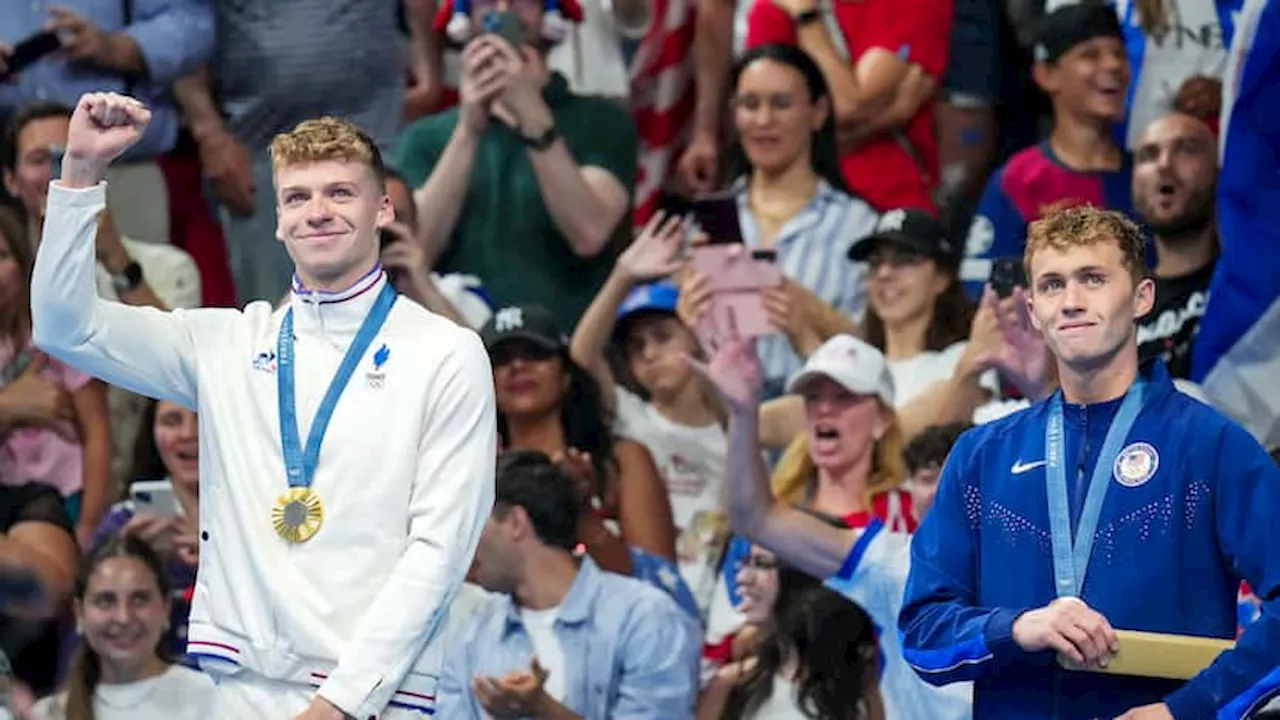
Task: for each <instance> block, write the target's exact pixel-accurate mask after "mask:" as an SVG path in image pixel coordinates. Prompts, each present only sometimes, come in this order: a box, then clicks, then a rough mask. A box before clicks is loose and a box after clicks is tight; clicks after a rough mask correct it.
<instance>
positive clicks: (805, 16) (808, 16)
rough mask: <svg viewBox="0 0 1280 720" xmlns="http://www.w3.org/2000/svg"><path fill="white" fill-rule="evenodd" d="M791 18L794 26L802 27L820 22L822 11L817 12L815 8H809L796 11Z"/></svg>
mask: <svg viewBox="0 0 1280 720" xmlns="http://www.w3.org/2000/svg"><path fill="white" fill-rule="evenodd" d="M791 19H792V20H794V21H795V23H796V27H803V26H805V25H809V24H811V23H816V22H821V20H822V13H820V12H818V9H817V8H811V9H809V10H805V11H804V12H801V13H796V14H795V15H794V16H792V18H791Z"/></svg>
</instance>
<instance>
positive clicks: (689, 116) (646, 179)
mask: <svg viewBox="0 0 1280 720" xmlns="http://www.w3.org/2000/svg"><path fill="white" fill-rule="evenodd" d="M696 14H697V4H696V0H654V3H653V17H654V22H653V25H652V27H650V28H649V32H648V33H647V34H646V35H645V36H644V38H643V39H642V40H641V41H640V47H639V50H638V51H637V52H636V56H635V58H634V60H633V61H632V63H631V111H632V113H633V115H634V117H635V121H636V128H637V129H638V131H639V134H640V158H639V173H638V174H637V177H636V195H635V215H634V221H635V224H636V225H637V226H640V225H643V224H644V223H645V222H646V221H647V220H648V219H649V218H650V217H652V216H653V214H654V212H655V211H656V210H657V209H658V206H659V203H660V201H661V198H662V188H663V186H664V185H665V184H666V182H667V180H668V179H669V178H670V177H671V175H672V173H673V172H674V170H675V164H676V161H677V160H678V159H679V157H680V152H681V151H682V150H683V149H684V146H685V144H686V143H687V142H688V139H689V133H690V132H691V131H692V125H693V122H692V121H693V108H694V102H695V99H696V95H695V93H694V67H693V64H694V55H693V36H694V27H695V19H696Z"/></svg>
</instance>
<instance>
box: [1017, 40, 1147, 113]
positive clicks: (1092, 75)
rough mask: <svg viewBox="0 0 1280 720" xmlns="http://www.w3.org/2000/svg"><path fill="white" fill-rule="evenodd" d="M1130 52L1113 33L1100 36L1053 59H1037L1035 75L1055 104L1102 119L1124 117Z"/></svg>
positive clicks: (1055, 105)
mask: <svg viewBox="0 0 1280 720" xmlns="http://www.w3.org/2000/svg"><path fill="white" fill-rule="evenodd" d="M1129 75H1130V69H1129V56H1128V55H1127V54H1126V52H1125V47H1124V43H1123V42H1122V41H1121V40H1120V39H1119V38H1116V37H1111V36H1101V37H1095V38H1093V39H1090V40H1086V41H1084V42H1082V43H1079V44H1077V45H1076V46H1075V47H1072V48H1071V49H1070V50H1068V51H1067V52H1066V53H1064V54H1063V55H1062V57H1060V58H1058V59H1057V61H1056V62H1053V63H1037V64H1036V66H1035V79H1036V82H1037V83H1038V84H1039V85H1040V87H1041V88H1042V89H1043V90H1044V91H1045V93H1046V94H1048V95H1049V97H1051V98H1053V102H1054V107H1055V108H1058V109H1061V110H1063V111H1066V112H1068V113H1070V114H1072V115H1075V116H1078V117H1087V118H1093V119H1096V120H1101V121H1105V122H1120V121H1121V120H1123V119H1124V113H1125V103H1126V99H1127V96H1128V92H1129Z"/></svg>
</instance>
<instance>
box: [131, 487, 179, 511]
mask: <svg viewBox="0 0 1280 720" xmlns="http://www.w3.org/2000/svg"><path fill="white" fill-rule="evenodd" d="M129 498H130V499H131V500H133V507H134V510H135V511H137V512H146V513H150V514H152V515H158V516H161V517H166V516H170V515H177V514H178V499H177V498H176V497H174V495H173V485H172V484H171V483H170V482H169V481H168V480H143V481H140V482H136V483H134V484H132V485H130V486H129Z"/></svg>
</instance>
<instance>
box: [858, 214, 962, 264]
mask: <svg viewBox="0 0 1280 720" xmlns="http://www.w3.org/2000/svg"><path fill="white" fill-rule="evenodd" d="M885 242H891V243H894V244H895V245H901V246H903V247H906V248H910V249H911V250H915V251H916V252H918V253H920V254H922V255H927V256H929V257H931V258H933V259H935V260H939V261H942V262H944V263H947V264H951V263H954V262H955V261H956V254H955V251H954V249H953V248H952V244H951V240H950V239H948V238H947V229H946V227H944V226H943V224H942V223H941V222H939V221H938V219H937V218H935V217H934V216H933V215H931V214H930V213H929V212H927V211H925V210H918V209H916V208H897V209H894V210H890V211H889V212H886V213H885V214H883V215H881V216H880V219H879V220H877V221H876V229H875V231H873V232H872V233H871V234H870V235H868V236H867V237H865V238H862V239H861V240H859V241H857V242H856V243H854V244H853V247H851V248H849V259H850V260H853V261H854V262H866V261H867V259H868V258H870V257H871V254H872V253H874V252H875V251H876V248H878V247H880V244H881V243H885Z"/></svg>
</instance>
